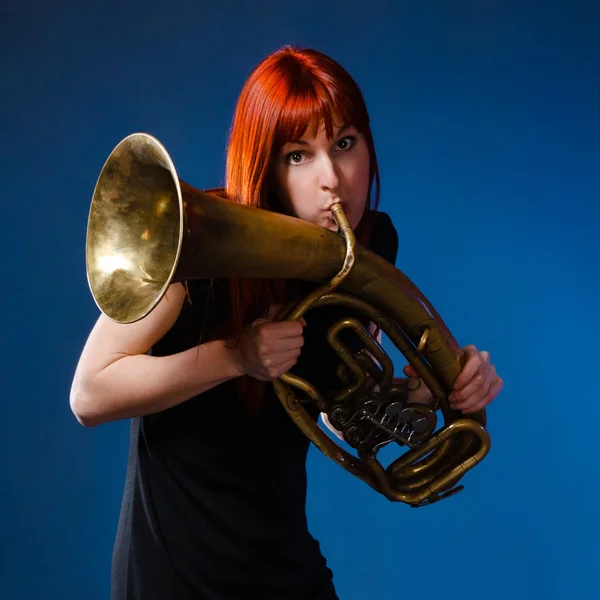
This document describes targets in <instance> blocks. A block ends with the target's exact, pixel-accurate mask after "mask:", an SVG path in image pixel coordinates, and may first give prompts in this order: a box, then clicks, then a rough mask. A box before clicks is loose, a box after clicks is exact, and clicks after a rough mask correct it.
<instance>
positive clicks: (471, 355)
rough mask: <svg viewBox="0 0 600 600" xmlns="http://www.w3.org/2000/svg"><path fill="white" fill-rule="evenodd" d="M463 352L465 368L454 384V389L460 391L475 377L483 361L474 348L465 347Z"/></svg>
mask: <svg viewBox="0 0 600 600" xmlns="http://www.w3.org/2000/svg"><path fill="white" fill-rule="evenodd" d="M463 351H464V353H465V355H466V360H465V366H464V367H463V368H462V370H461V372H460V374H459V376H458V377H457V378H456V381H455V382H454V389H455V390H460V389H462V388H463V387H465V386H466V385H467V384H468V383H469V382H470V381H471V379H473V377H474V376H475V374H476V373H477V371H478V370H479V368H480V367H481V365H482V363H483V361H482V359H481V356H480V355H479V352H478V351H477V348H475V346H465V347H464V348H463Z"/></svg>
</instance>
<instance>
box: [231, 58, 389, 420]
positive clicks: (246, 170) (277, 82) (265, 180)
mask: <svg viewBox="0 0 600 600" xmlns="http://www.w3.org/2000/svg"><path fill="white" fill-rule="evenodd" d="M335 118H337V119H341V120H342V123H337V125H341V124H343V125H347V126H354V127H356V129H357V130H358V131H359V132H360V133H361V134H362V136H363V137H364V139H365V141H366V144H367V147H368V150H369V157H370V180H369V190H371V189H372V188H373V184H375V194H374V197H373V198H371V193H370V192H369V198H368V201H367V209H366V210H365V215H363V218H362V219H361V222H360V224H359V226H358V227H357V229H356V237H357V241H358V242H359V243H361V244H366V242H367V239H368V222H369V219H367V218H365V217H366V216H367V214H368V212H369V211H370V210H376V209H377V207H378V204H379V168H378V165H377V157H376V153H375V145H374V143H373V135H372V133H371V128H370V124H369V114H368V112H367V107H366V104H365V101H364V98H363V95H362V93H361V91H360V89H359V87H358V85H357V84H356V82H355V81H354V79H353V78H352V77H351V76H350V74H349V73H348V72H347V71H346V70H345V69H344V68H343V67H342V66H341V65H339V64H338V63H337V62H336V61H334V60H333V59H331V58H329V57H328V56H325V55H324V54H322V53H320V52H318V51H317V50H312V49H298V48H292V47H290V46H285V47H283V48H281V49H280V50H278V51H276V52H274V53H273V54H271V55H269V56H267V57H266V58H265V59H263V60H262V61H261V62H260V63H259V64H258V65H257V66H256V67H255V69H254V70H253V71H252V73H251V74H250V76H249V78H248V79H247V81H246V83H245V84H244V87H243V89H242V91H241V93H240V97H239V99H238V103H237V107H236V110H235V114H234V117H233V122H232V125H231V129H230V136H229V145H228V151H227V164H226V173H225V195H226V197H227V198H229V199H230V200H232V201H234V202H237V203H239V204H245V205H249V206H255V207H258V208H263V209H267V210H274V211H277V212H281V210H282V208H281V206H280V205H279V202H278V199H277V194H276V190H275V189H274V187H273V181H272V177H271V176H270V173H271V162H272V159H273V157H274V156H275V155H276V154H277V153H278V152H279V150H280V149H281V147H282V146H284V145H285V144H286V143H288V142H289V141H291V140H294V139H300V138H301V137H302V136H303V135H304V133H305V132H306V130H307V128H308V126H309V125H310V124H311V123H315V122H316V124H321V123H322V124H323V125H324V127H325V132H326V134H327V137H329V138H331V137H333V132H334V127H335V125H336V124H335V123H334V119H335ZM287 301H289V286H288V285H286V282H285V281H278V280H259V279H234V280H232V281H231V311H232V323H231V325H232V327H233V330H234V331H233V334H234V337H237V336H238V335H239V334H241V333H242V331H243V329H244V327H245V326H246V325H248V324H249V323H251V322H252V321H254V320H255V319H257V318H258V317H260V316H261V315H262V314H264V313H265V312H266V310H267V309H268V307H269V306H270V305H272V304H280V303H284V302H287ZM252 381H254V380H252ZM247 383H248V382H246V384H247ZM258 387H260V386H256V385H250V386H246V393H245V394H244V397H245V400H246V401H247V404H248V405H249V406H252V407H255V408H256V407H257V406H258V399H259V393H258V392H257V391H256V390H254V388H257V389H258ZM253 390H254V391H253Z"/></svg>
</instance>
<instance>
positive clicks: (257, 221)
mask: <svg viewBox="0 0 600 600" xmlns="http://www.w3.org/2000/svg"><path fill="white" fill-rule="evenodd" d="M332 212H333V213H334V217H335V219H336V221H337V223H338V226H339V233H334V232H332V231H329V230H327V229H324V228H322V227H319V226H317V225H314V224H311V223H307V222H305V221H302V220H300V219H295V218H292V217H288V216H284V215H280V214H277V213H273V212H270V211H265V210H260V209H257V208H252V207H248V206H242V205H239V204H235V203H232V202H229V201H227V200H223V199H221V198H219V197H217V196H215V195H213V194H209V193H206V192H203V191H200V190H197V189H195V188H193V187H191V186H189V185H188V184H186V183H185V182H183V181H182V180H180V179H179V178H178V176H177V172H176V170H175V167H174V165H173V163H172V161H171V159H170V157H169V155H168V153H167V151H166V150H165V149H164V147H163V146H162V145H161V144H160V143H159V142H158V141H157V140H156V139H155V138H153V137H152V136H149V135H147V134H133V135H131V136H129V137H127V138H125V139H124V140H123V141H122V142H121V143H120V144H119V145H117V147H116V148H115V150H114V151H113V152H112V153H111V155H110V156H109V158H108V160H107V161H106V163H105V165H104V168H103V169H102V171H101V173H100V176H99V179H98V182H97V184H96V188H95V190H94V195H93V199H92V203H91V207H90V213H89V220H88V230H87V244H86V267H87V274H88V282H89V285H90V289H91V292H92V295H93V297H94V300H95V302H96V303H97V305H98V307H99V308H100V310H101V311H102V312H103V313H105V314H106V315H107V316H108V317H110V318H111V319H113V320H115V321H117V322H120V323H132V322H135V321H138V320H140V319H142V318H144V317H145V316H147V315H148V314H149V313H150V312H151V311H152V310H153V309H154V308H155V307H156V305H157V304H158V303H159V302H160V300H161V299H162V297H163V296H164V294H165V292H166V290H167V289H168V287H169V285H171V284H172V283H175V282H177V281H182V280H186V279H198V278H221V277H223V278H228V277H236V276H243V277H261V278H271V279H277V278H284V279H303V280H308V281H312V282H315V283H320V284H322V286H321V287H320V288H319V289H317V290H315V292H313V293H312V294H311V295H310V296H309V297H307V298H305V299H304V300H303V301H302V302H300V303H299V304H298V305H297V306H296V307H293V308H292V309H291V310H290V311H288V312H287V314H281V315H278V318H280V319H283V318H299V316H301V315H302V314H304V313H305V312H306V311H307V310H310V309H311V308H314V307H317V306H322V305H326V304H340V305H345V306H349V307H351V308H353V309H356V310H358V311H359V312H361V313H362V314H364V315H366V316H367V317H368V318H369V319H370V320H371V321H372V322H373V323H375V325H377V326H378V327H379V328H380V329H381V331H383V332H384V333H385V334H386V335H387V336H388V338H389V339H390V340H391V342H392V343H393V344H394V345H395V346H396V348H398V350H399V351H400V352H401V353H402V354H403V355H404V357H405V358H406V359H407V360H408V362H409V363H410V364H411V365H413V367H414V368H415V370H416V371H417V374H418V377H419V378H420V379H421V380H422V381H423V382H424V384H425V385H426V386H427V387H428V389H429V390H430V391H431V393H432V395H433V397H434V398H435V406H433V407H432V408H428V407H425V406H415V405H410V404H409V405H407V404H406V402H405V400H406V398H405V396H406V390H405V389H403V388H402V387H401V386H398V385H394V384H393V365H392V362H391V360H390V359H389V357H387V355H386V353H385V352H384V351H383V348H381V346H380V345H379V344H378V343H377V341H376V340H375V339H374V338H373V337H372V336H371V335H370V334H369V333H368V332H367V331H366V330H365V328H364V327H363V326H362V324H360V323H359V322H358V321H355V320H352V319H348V320H343V321H340V322H339V323H337V324H336V325H334V326H333V327H332V328H331V330H330V331H329V335H328V340H329V343H330V344H331V345H332V347H333V348H334V350H335V351H336V352H337V353H338V355H339V356H340V359H341V360H342V362H343V364H344V367H343V368H342V370H341V372H340V377H341V379H340V390H339V391H338V392H336V393H335V394H329V395H328V396H325V395H323V393H322V392H321V391H320V390H317V389H316V388H314V386H312V384H311V383H310V382H306V381H303V380H301V379H299V378H298V377H294V376H292V375H290V374H286V375H284V376H283V377H282V378H281V379H279V380H278V381H276V382H274V387H275V391H276V392H277V395H278V397H279V399H280V401H281V403H282V405H283V407H284V408H285V410H286V411H287V412H288V414H289V415H290V417H291V418H292V419H293V421H294V422H295V423H296V425H297V426H298V427H299V428H300V429H301V430H302V431H303V432H304V434H305V435H306V436H307V437H308V438H309V439H310V440H311V441H312V442H313V443H314V444H315V445H316V446H317V447H318V448H319V449H320V450H321V451H322V452H323V453H324V454H325V455H326V456H328V457H330V458H331V459H333V460H335V461H336V462H337V463H338V464H340V465H341V466H342V467H344V468H345V469H347V470H348V471H350V472H351V473H353V474H354V475H356V476H357V477H360V478H361V479H362V480H364V481H365V482H367V483H368V484H369V485H370V486H371V487H373V488H374V489H375V490H377V491H378V492H380V493H382V494H384V495H385V496H386V497H387V498H389V499H390V500H394V501H400V502H405V503H408V504H410V505H412V506H421V505H424V504H431V503H432V502H435V501H437V500H439V499H441V498H443V497H446V496H448V495H451V494H453V493H456V491H459V490H460V489H462V488H461V487H458V488H455V487H454V486H455V485H456V483H457V482H458V481H459V480H460V479H461V478H462V476H463V475H464V474H465V473H466V472H467V471H468V470H470V469H472V468H473V467H474V466H475V465H476V464H478V463H479V462H480V461H481V460H483V458H484V457H485V456H486V454H487V453H488V451H489V449H490V439H489V435H488V433H487V431H486V429H485V424H486V423H485V410H482V411H480V412H479V413H477V414H475V415H470V416H463V415H461V414H460V413H456V412H453V411H451V410H450V409H449V405H448V402H447V397H448V395H449V393H450V391H451V390H452V387H453V383H454V381H455V379H456V377H457V376H458V374H459V373H460V370H461V368H462V365H463V364H464V357H463V355H462V352H461V349H460V347H459V345H458V344H457V342H456V340H455V339H454V338H453V337H452V335H451V333H450V331H449V330H448V328H447V327H446V325H445V324H444V322H443V320H442V319H441V317H440V316H439V315H438V314H437V312H436V311H435V309H434V308H433V306H432V305H431V304H430V303H429V301H428V300H427V299H426V298H425V296H424V295H423V294H422V293H421V292H420V291H419V290H418V289H417V287H416V286H415V285H414V284H413V283H412V282H411V281H410V280H409V279H408V278H407V277H406V276H405V275H404V274H403V273H402V272H401V271H399V270H398V269H396V268H395V267H394V266H393V265H391V264H389V263H388V262H386V261H385V260H383V259H382V258H381V257H379V256H377V255H376V254H374V253H372V252H370V251H368V250H367V249H365V248H362V247H359V246H358V245H357V244H356V242H355V240H354V235H353V232H352V230H351V228H350V226H349V225H348V222H347V220H346V217H345V215H344V213H343V210H342V208H341V206H340V205H336V206H335V207H334V208H333V209H332ZM344 328H347V329H350V330H352V331H354V332H355V334H356V335H357V336H358V337H359V339H360V340H362V342H363V345H364V351H361V352H359V353H358V354H357V355H354V354H352V353H351V352H350V351H349V350H348V348H346V347H345V346H344V344H343V343H342V342H341V341H340V339H339V332H340V331H341V330H343V329H344ZM294 390H296V392H298V393H299V394H300V397H298V396H297V395H296V393H295V392H294ZM305 402H315V403H316V405H317V406H318V408H319V410H321V411H322V412H324V413H327V415H328V417H329V419H330V421H331V422H332V424H333V425H334V427H336V428H338V429H340V430H341V431H342V433H343V435H344V439H345V440H346V442H347V443H348V444H349V445H350V446H351V447H352V448H354V449H355V450H356V453H357V456H354V455H353V454H351V453H350V452H348V451H346V450H344V449H343V448H341V447H340V446H339V445H338V444H337V443H335V442H334V441H333V440H332V439H331V438H330V437H329V436H328V435H327V434H326V433H325V432H324V431H323V430H322V429H321V428H320V427H319V426H318V425H317V424H315V423H314V421H313V420H312V419H311V418H310V416H309V414H308V413H307V411H306V410H305V409H304V407H303V403H305ZM436 411H440V412H441V414H442V416H443V419H444V426H443V427H442V428H440V429H438V430H437V431H436V430H435V428H436V426H437V421H436V415H435V413H436ZM390 443H397V444H398V445H399V446H406V447H408V448H410V449H409V450H408V451H407V452H405V453H404V454H403V455H402V456H400V457H399V458H397V459H396V460H394V461H393V462H392V463H391V464H390V465H389V466H388V467H387V468H384V467H383V466H382V465H381V464H380V463H379V462H378V460H377V458H376V457H377V453H378V451H379V450H380V449H381V448H382V447H383V446H385V445H387V444H390ZM274 451H276V449H274Z"/></svg>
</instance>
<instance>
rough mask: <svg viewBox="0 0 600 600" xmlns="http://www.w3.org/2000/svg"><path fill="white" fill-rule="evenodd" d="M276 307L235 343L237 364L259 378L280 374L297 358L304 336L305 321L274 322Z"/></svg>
mask: <svg viewBox="0 0 600 600" xmlns="http://www.w3.org/2000/svg"><path fill="white" fill-rule="evenodd" d="M275 312H276V309H275V308H271V309H270V310H269V313H268V314H267V317H266V318H260V319H257V320H256V321H254V322H253V323H252V324H251V325H249V326H248V327H247V328H246V330H245V331H244V333H243V334H242V335H241V336H240V338H239V339H238V341H237V343H236V344H235V346H234V350H235V357H236V363H237V367H238V369H239V371H240V373H241V374H242V375H249V376H250V377H254V378H255V379H258V380H260V381H273V380H275V379H278V378H279V377H281V376H282V375H283V374H284V373H286V372H287V371H288V370H289V369H291V368H292V367H293V366H294V365H295V364H296V362H297V360H298V356H300V352H301V349H302V346H303V345H304V337H303V335H302V331H303V329H304V327H305V326H306V321H305V320H304V319H303V318H301V320H300V321H277V322H273V321H272V318H273V316H274V315H275Z"/></svg>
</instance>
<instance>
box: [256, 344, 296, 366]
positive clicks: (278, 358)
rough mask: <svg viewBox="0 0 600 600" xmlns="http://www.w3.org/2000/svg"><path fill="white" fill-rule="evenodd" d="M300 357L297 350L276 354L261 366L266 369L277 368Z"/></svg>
mask: <svg viewBox="0 0 600 600" xmlns="http://www.w3.org/2000/svg"><path fill="white" fill-rule="evenodd" d="M298 356H300V350H299V349H297V348H296V349H292V350H287V351H285V352H281V353H277V354H274V355H272V356H270V357H269V358H267V359H265V360H264V361H263V365H264V366H265V368H267V369H272V368H279V367H280V366H281V365H284V364H286V363H288V362H289V361H290V360H295V359H297V358H298Z"/></svg>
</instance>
